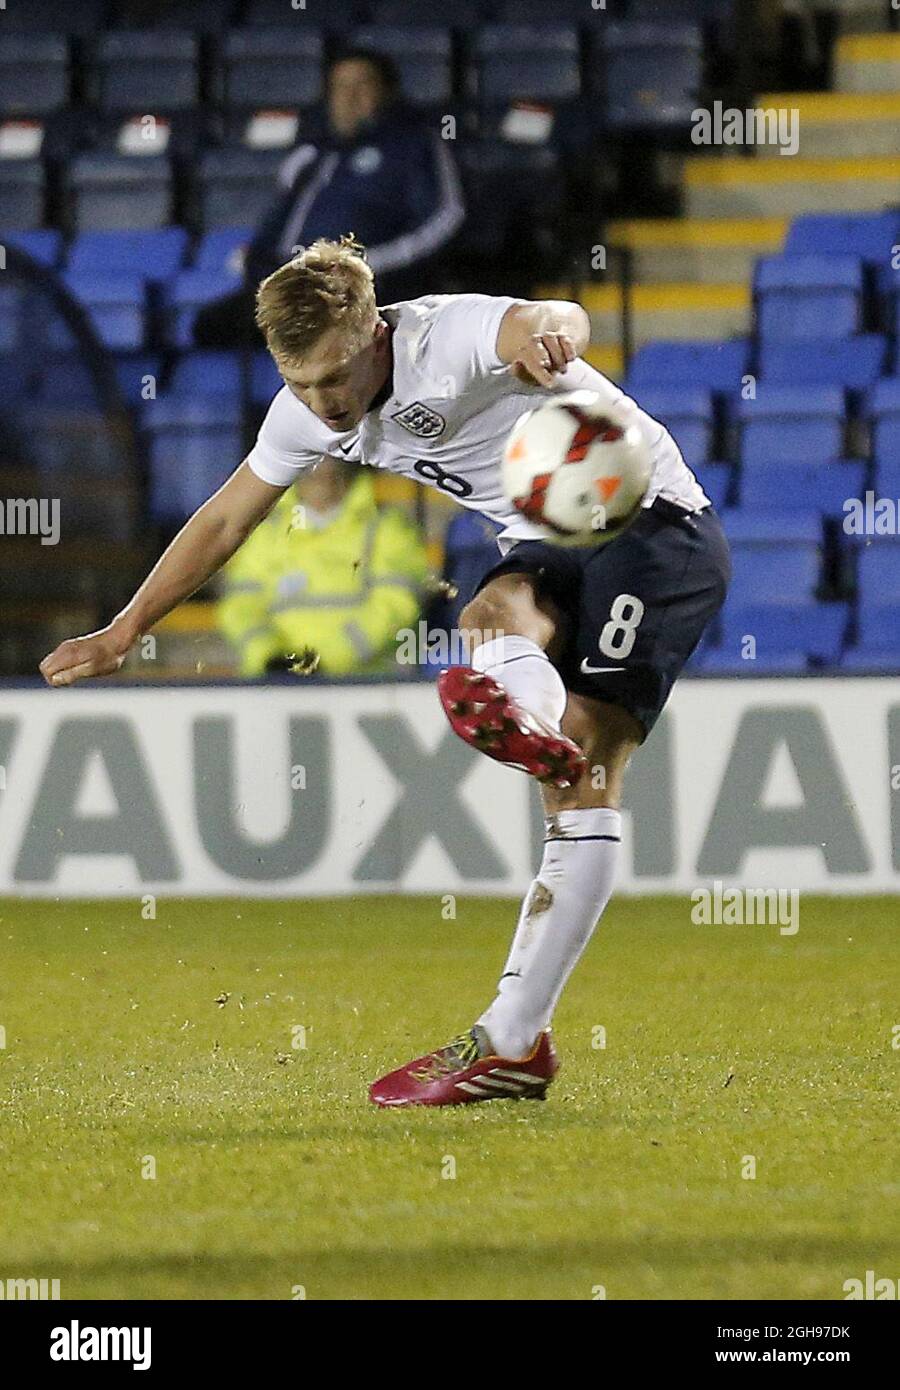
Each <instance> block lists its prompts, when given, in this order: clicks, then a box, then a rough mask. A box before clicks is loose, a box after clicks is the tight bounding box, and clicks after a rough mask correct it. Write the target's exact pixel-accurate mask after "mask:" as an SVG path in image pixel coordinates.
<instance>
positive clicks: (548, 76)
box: [473, 24, 581, 106]
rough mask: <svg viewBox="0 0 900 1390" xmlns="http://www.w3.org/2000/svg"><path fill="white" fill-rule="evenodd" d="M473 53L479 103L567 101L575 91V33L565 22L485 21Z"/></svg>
mask: <svg viewBox="0 0 900 1390" xmlns="http://www.w3.org/2000/svg"><path fill="white" fill-rule="evenodd" d="M473 53H474V60H475V73H476V82H477V88H478V96H479V100H480V102H481V104H482V106H502V105H508V104H509V103H510V102H513V101H516V100H517V99H520V98H527V99H530V100H533V101H548V102H562V101H571V100H573V99H574V98H575V97H577V96H578V95H579V93H580V91H581V59H580V46H579V39H578V31H577V29H575V28H574V27H573V26H571V25H567V24H544V25H542V26H541V27H540V28H538V27H532V26H530V25H518V24H489V25H485V27H484V28H483V29H481V30H480V31H479V32H478V33H477V35H476V37H475V40H474V45H473Z"/></svg>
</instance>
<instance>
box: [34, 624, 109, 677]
mask: <svg viewBox="0 0 900 1390" xmlns="http://www.w3.org/2000/svg"><path fill="white" fill-rule="evenodd" d="M127 651H128V647H127V646H123V643H122V639H121V637H120V636H119V635H118V634H117V633H114V632H113V629H112V628H111V627H103V628H100V630H99V631H98V632H89V633H88V634H87V636H86V637H72V638H70V639H69V640H68V641H67V642H60V644H59V646H58V647H57V648H56V650H55V651H52V652H51V653H50V655H49V656H45V657H44V659H43V661H42V662H41V666H40V671H41V675H42V676H43V677H44V680H45V681H46V682H47V684H48V685H74V684H75V682H76V681H80V680H84V679H85V677H86V676H110V675H112V673H113V672H114V671H118V669H119V667H120V666H121V665H122V662H123V661H124V660H125V656H126V654H127Z"/></svg>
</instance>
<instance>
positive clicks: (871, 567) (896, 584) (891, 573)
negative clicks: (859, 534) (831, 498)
mask: <svg viewBox="0 0 900 1390" xmlns="http://www.w3.org/2000/svg"><path fill="white" fill-rule="evenodd" d="M856 583H857V589H858V593H859V605H860V612H861V613H862V610H863V609H864V608H886V607H889V608H896V607H900V539H898V538H897V537H896V536H883V537H878V538H875V539H874V540H870V539H869V538H868V537H867V538H866V543H865V544H863V545H862V546H860V549H859V560H858V565H857V572H856ZM894 637H895V638H896V631H895V633H894Z"/></svg>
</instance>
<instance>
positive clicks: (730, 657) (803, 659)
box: [691, 647, 809, 677]
mask: <svg viewBox="0 0 900 1390" xmlns="http://www.w3.org/2000/svg"><path fill="white" fill-rule="evenodd" d="M691 669H692V670H699V671H702V673H703V674H704V675H705V676H729V677H731V676H802V675H804V674H805V672H806V671H808V670H809V661H808V660H807V656H806V653H805V652H803V651H800V650H794V651H786V652H767V651H763V652H762V653H761V654H760V653H759V652H758V651H757V655H756V657H755V659H752V660H751V659H750V658H749V657H746V656H744V655H742V653H741V652H740V651H733V650H732V649H731V648H728V647H703V648H702V649H701V650H700V652H699V653H698V654H697V659H696V661H695V662H694V663H693V665H692V668H691Z"/></svg>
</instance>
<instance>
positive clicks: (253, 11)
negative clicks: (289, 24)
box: [243, 0, 447, 33]
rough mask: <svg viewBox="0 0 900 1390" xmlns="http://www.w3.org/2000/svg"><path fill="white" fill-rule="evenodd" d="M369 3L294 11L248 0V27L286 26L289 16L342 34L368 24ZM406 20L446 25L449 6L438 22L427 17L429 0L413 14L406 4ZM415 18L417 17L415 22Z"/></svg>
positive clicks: (328, 3)
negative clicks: (426, 11)
mask: <svg viewBox="0 0 900 1390" xmlns="http://www.w3.org/2000/svg"><path fill="white" fill-rule="evenodd" d="M368 8H369V7H368V4H367V0H306V8H305V10H304V9H300V8H297V9H294V10H292V7H291V5H290V0H288V4H287V5H286V4H285V3H284V0H247V9H246V12H245V14H244V16H243V22H244V24H251V25H261V26H269V27H275V26H277V25H279V24H280V25H284V23H285V13H286V12H287V18H288V19H289V20H290V19H293V20H294V21H295V22H296V23H298V24H311V25H316V26H318V27H320V28H323V29H332V30H337V31H339V32H340V33H343V32H345V31H346V30H347V29H352V28H353V27H354V26H356V25H358V24H365V22H366V20H367V19H368V14H367V13H366V11H367V10H368ZM405 8H406V19H407V21H411V22H414V23H417V24H431V23H433V22H437V23H438V24H445V23H446V21H447V7H446V6H444V7H443V9H444V13H443V14H442V15H441V17H440V18H439V19H438V20H437V21H433V20H432V19H431V18H430V17H426V15H425V13H420V11H425V10H426V9H427V0H416V6H415V10H414V11H411V10H410V6H409V4H408V3H406V7H405ZM413 15H414V16H415V18H414V19H413ZM384 22H385V23H386V24H393V23H395V22H396V21H394V20H385V21H384Z"/></svg>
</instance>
